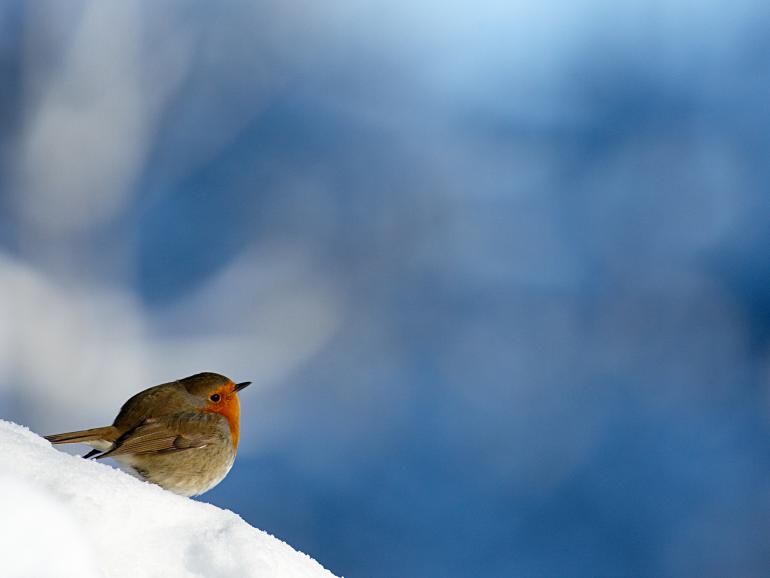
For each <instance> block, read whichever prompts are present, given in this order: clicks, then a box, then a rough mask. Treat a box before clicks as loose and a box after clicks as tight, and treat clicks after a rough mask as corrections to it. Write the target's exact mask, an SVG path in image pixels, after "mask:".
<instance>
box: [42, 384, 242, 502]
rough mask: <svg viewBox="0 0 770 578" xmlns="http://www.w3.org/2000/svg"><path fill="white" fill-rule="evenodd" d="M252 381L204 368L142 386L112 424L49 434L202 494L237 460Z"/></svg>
mask: <svg viewBox="0 0 770 578" xmlns="http://www.w3.org/2000/svg"><path fill="white" fill-rule="evenodd" d="M250 383H251V382H250V381H244V382H242V383H235V382H233V381H232V380H231V379H230V378H228V377H225V376H224V375H220V374H218V373H210V372H206V373H198V374H196V375H191V376H189V377H185V378H182V379H177V380H175V381H171V382H168V383H163V384H160V385H156V386H154V387H150V388H148V389H145V390H144V391H140V392H139V393H137V394H136V395H134V396H133V397H131V398H130V399H129V400H128V401H126V403H124V404H123V406H122V407H121V408H120V412H119V413H118V415H117V417H116V418H115V421H114V422H113V423H112V425H109V426H106V427H97V428H92V429H86V430H80V431H73V432H67V433H60V434H53V435H48V436H45V439H47V440H48V441H49V442H51V443H52V444H70V443H84V444H88V445H90V446H91V447H93V448H94V449H93V451H90V452H89V453H88V454H86V455H85V456H83V457H84V458H94V459H97V460H101V459H104V458H113V459H114V460H116V461H117V462H119V463H120V464H121V465H122V466H123V467H124V468H125V469H127V470H128V472H129V473H130V474H133V475H134V476H135V477H138V478H139V479H142V480H145V481H147V482H151V483H154V484H157V485H158V486H160V487H162V488H165V489H166V490H169V491H171V492H174V493H175V494H180V495H182V496H198V495H200V494H203V493H204V492H207V491H208V490H210V489H211V488H213V487H214V486H216V485H217V484H218V483H219V482H221V481H222V480H223V479H224V478H225V476H226V475H227V474H228V472H229V471H230V468H232V466H233V463H234V462H235V455H236V453H237V450H238V441H239V438H240V413H241V409H240V401H239V399H238V393H239V392H240V391H241V390H242V389H243V388H245V387H246V386H248V385H249V384H250Z"/></svg>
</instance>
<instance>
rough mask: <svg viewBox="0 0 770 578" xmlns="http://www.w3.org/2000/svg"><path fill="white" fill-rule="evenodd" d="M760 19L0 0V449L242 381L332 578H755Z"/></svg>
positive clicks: (762, 83) (760, 493) (765, 531)
mask: <svg viewBox="0 0 770 578" xmlns="http://www.w3.org/2000/svg"><path fill="white" fill-rule="evenodd" d="M769 31H770V4H768V3H767V2H763V1H761V0H731V1H729V2H727V1H704V2H698V3H695V2H687V1H684V0H668V1H645V2H641V1H640V2H621V3H618V2H610V1H604V0H583V1H578V2H575V1H569V2H559V1H547V2H525V1H519V0H505V1H486V2H476V3H469V2H454V1H442V2H437V1H433V0H421V1H419V2H400V1H395V2H394V1H392V0H391V1H389V2H380V1H372V2H347V1H344V0H329V1H327V2H311V1H302V0H299V1H295V2H283V1H278V0H253V1H243V2H220V3H214V2H203V1H177V2H174V1H164V2H154V1H150V0H147V1H145V2H135V1H125V2H123V1H121V2H117V1H116V2H105V1H99V0H93V1H85V0H75V1H69V2H56V1H54V0H51V1H47V2H46V1H32V2H22V1H20V0H19V1H16V0H5V1H3V2H2V3H0V163H1V165H0V166H1V170H0V417H2V418H3V419H11V420H14V421H17V422H20V423H22V424H25V425H28V426H29V427H31V428H32V429H33V430H35V431H37V432H39V433H52V432H55V431H62V430H68V429H77V428H81V427H88V426H97V425H103V424H105V423H108V422H109V421H111V420H112V418H113V417H114V415H115V413H116V411H117V408H118V407H119V405H120V403H121V402H122V401H124V400H125V399H126V398H127V397H129V396H130V395H132V394H133V393H135V392H136V391H137V390H138V389H140V388H142V387H147V386H150V385H154V384H156V383H160V382H164V381H168V380H172V379H174V378H177V377H182V376H185V375H189V374H192V373H196V372H199V371H204V370H206V371H218V372H222V373H225V374H227V375H229V376H231V377H232V378H233V379H235V380H253V381H254V382H255V384H254V385H253V386H252V388H250V389H249V390H246V392H245V393H244V395H243V396H242V401H243V406H244V407H243V414H244V424H243V434H242V442H241V453H240V456H239V460H238V463H237V465H236V467H235V468H234V469H233V471H232V472H231V474H230V476H229V477H228V478H227V479H226V480H225V481H224V482H223V483H222V484H221V485H220V486H219V487H217V488H216V489H215V490H213V491H212V492H210V493H209V494H207V495H205V496H203V497H202V498H201V499H202V500H204V501H209V502H211V503H214V504H217V505H219V506H223V507H227V508H231V509H233V510H234V511H236V512H238V513H239V514H241V515H242V516H243V517H244V518H245V519H246V520H247V521H248V522H250V523H251V524H253V525H255V526H257V527H260V528H263V529H265V530H267V531H269V532H271V533H273V534H275V535H277V536H279V537H280V538H282V539H283V540H285V541H287V542H289V543H290V544H292V545H293V546H295V547H296V548H299V549H301V550H303V551H305V552H307V553H309V554H310V555H312V556H314V557H316V558H317V559H318V560H319V561H320V562H322V563H323V564H324V565H325V566H327V567H328V568H329V569H331V570H332V571H334V572H335V573H336V574H339V575H342V574H344V575H345V576H347V577H359V576H360V577H364V576H366V577H371V578H384V577H395V576H399V577H418V576H419V577H423V578H432V577H436V578H438V577H441V578H455V577H461V576H463V577H464V576H485V577H514V576H523V577H538V578H542V577H560V578H561V577H580V578H583V577H585V578H595V577H602V576H607V577H644V576H651V577H652V576H654V577H699V578H700V577H708V576H714V577H717V576H718V577H724V576H731V577H755V576H756V577H759V576H767V575H768V572H770V451H768V434H769V433H770V427H769V425H770V185H769V184H768V183H770V162H769V161H770V104H769V103H770V34H769V33H768V32H769Z"/></svg>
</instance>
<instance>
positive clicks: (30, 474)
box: [0, 420, 333, 578]
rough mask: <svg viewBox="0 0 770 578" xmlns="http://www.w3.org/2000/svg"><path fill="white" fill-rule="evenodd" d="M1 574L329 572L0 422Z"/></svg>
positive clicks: (224, 577)
mask: <svg viewBox="0 0 770 578" xmlns="http://www.w3.org/2000/svg"><path fill="white" fill-rule="evenodd" d="M0 560H2V572H0V574H2V576H3V578H70V577H71V578H76V577H77V578H122V577H126V578H128V577H131V578H142V577H153V578H154V577H158V578H161V577H162V578H192V577H195V578H203V577H205V578H236V577H237V578H249V577H257V576H259V577H260V578H273V577H274V578H333V575H332V574H331V573H330V572H329V571H327V570H325V569H324V568H323V567H322V566H321V565H320V564H318V562H316V561H315V560H313V559H312V558H310V557H309V556H307V555H306V554H303V553H301V552H297V551H296V550H294V549H292V548H291V547H290V546H288V545H287V544H285V543H284V542H281V541H280V540H278V539H277V538H274V537H273V536H270V535H269V534H267V533H265V532H263V531H262V530H258V529H256V528H253V527H252V526H250V525H249V524H247V523H246V522H244V521H243V520H242V519H241V518H240V517H239V516H237V515H236V514H234V513H232V512H230V511H227V510H222V509H220V508H217V507H215V506H212V505H210V504H205V503H201V502H196V501H193V500H190V499H189V498H184V497H181V496H177V495H175V494H172V493H171V492H167V491H166V490H163V489H162V488H160V487H158V486H155V485H152V484H149V483H145V482H142V481H139V480H137V479H134V478H132V477H131V476H129V475H128V474H126V473H124V472H122V471H120V470H117V469H115V468H112V467H110V466H108V465H105V464H101V463H98V462H95V461H91V460H84V459H82V458H80V457H77V456H72V455H69V454H65V453H63V452H60V451H58V450H56V449H54V448H53V447H52V446H51V444H49V443H48V442H47V441H46V440H44V439H43V438H41V437H40V436H38V435H36V434H35V433H33V432H31V431H29V430H28V429H27V428H25V427H22V426H19V425H17V424H14V423H11V422H7V421H3V420H0Z"/></svg>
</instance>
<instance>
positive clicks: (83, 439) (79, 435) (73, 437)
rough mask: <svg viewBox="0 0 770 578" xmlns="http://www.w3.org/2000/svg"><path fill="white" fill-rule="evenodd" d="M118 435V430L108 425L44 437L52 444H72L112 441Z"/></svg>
mask: <svg viewBox="0 0 770 578" xmlns="http://www.w3.org/2000/svg"><path fill="white" fill-rule="evenodd" d="M118 437H120V432H118V430H117V428H115V427H113V426H111V425H108V426H107V427H95V428H92V429H84V430H81V431H71V432H67V433H60V434H53V435H49V436H45V439H47V440H48V441H49V442H51V443H52V444H74V443H88V442H89V441H91V440H104V441H107V442H114V441H115V440H116V439H118Z"/></svg>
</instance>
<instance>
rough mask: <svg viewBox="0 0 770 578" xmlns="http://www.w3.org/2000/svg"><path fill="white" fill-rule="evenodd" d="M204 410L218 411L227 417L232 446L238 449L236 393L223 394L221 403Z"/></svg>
mask: <svg viewBox="0 0 770 578" xmlns="http://www.w3.org/2000/svg"><path fill="white" fill-rule="evenodd" d="M205 411H210V412H212V413H218V414H220V415H223V416H224V417H226V418H227V423H228V424H230V435H231V436H232V438H233V447H234V448H235V449H238V440H239V439H240V436H241V402H240V401H239V400H238V394H237V393H234V392H233V393H228V394H224V400H223V401H222V402H221V403H218V404H216V405H212V406H210V407H207V408H206V410H205Z"/></svg>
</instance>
